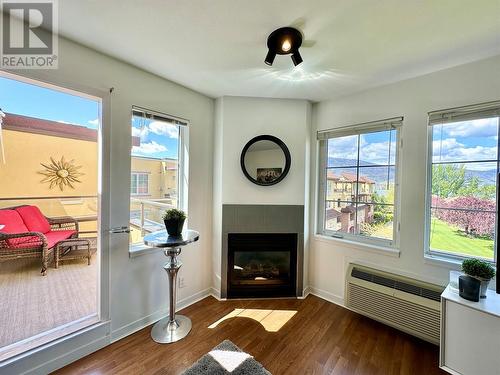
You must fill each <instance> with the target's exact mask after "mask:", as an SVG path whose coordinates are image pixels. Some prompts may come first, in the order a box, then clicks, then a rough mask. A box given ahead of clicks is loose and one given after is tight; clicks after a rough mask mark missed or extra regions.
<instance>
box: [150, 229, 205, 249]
mask: <svg viewBox="0 0 500 375" xmlns="http://www.w3.org/2000/svg"><path fill="white" fill-rule="evenodd" d="M199 238H200V233H199V232H197V231H195V230H192V229H186V230H185V231H183V232H182V233H181V235H180V236H169V235H168V233H167V231H166V230H161V231H158V232H153V233H149V234H146V235H145V236H144V244H145V245H147V246H151V247H180V246H185V245H187V244H189V243H191V242H196V241H198V240H199Z"/></svg>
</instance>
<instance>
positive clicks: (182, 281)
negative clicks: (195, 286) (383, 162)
mask: <svg viewBox="0 0 500 375" xmlns="http://www.w3.org/2000/svg"><path fill="white" fill-rule="evenodd" d="M185 287H186V281H185V280H184V278H183V277H179V289H182V288H185Z"/></svg>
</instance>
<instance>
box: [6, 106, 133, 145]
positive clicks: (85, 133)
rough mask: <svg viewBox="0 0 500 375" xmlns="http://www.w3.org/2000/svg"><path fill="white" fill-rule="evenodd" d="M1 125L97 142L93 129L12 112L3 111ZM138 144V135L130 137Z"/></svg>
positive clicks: (9, 128)
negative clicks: (3, 116) (3, 115)
mask: <svg viewBox="0 0 500 375" xmlns="http://www.w3.org/2000/svg"><path fill="white" fill-rule="evenodd" d="M2 126H3V128H4V129H5V130H12V131H18V132H25V133H33V134H42V135H49V136H53V137H61V138H70V139H78V140H82V141H89V142H97V130H95V129H90V128H87V127H85V126H81V125H76V124H68V123H64V122H59V121H51V120H44V119H41V118H36V117H29V116H23V115H17V114H13V113H5V118H4V119H3V125H2ZM140 144H141V139H140V138H139V137H132V146H140Z"/></svg>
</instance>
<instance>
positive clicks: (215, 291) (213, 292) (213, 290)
mask: <svg viewBox="0 0 500 375" xmlns="http://www.w3.org/2000/svg"><path fill="white" fill-rule="evenodd" d="M210 294H211V295H212V297H214V298H215V299H216V300H217V301H225V300H226V299H225V298H221V296H220V289H217V288H215V287H211V288H210Z"/></svg>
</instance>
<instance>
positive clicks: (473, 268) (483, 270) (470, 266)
mask: <svg viewBox="0 0 500 375" xmlns="http://www.w3.org/2000/svg"><path fill="white" fill-rule="evenodd" d="M462 271H464V272H465V273H466V274H467V275H469V276H475V277H480V278H483V279H487V280H489V279H492V278H493V277H494V276H495V269H494V268H493V266H492V265H491V264H490V263H488V262H485V261H484V260H479V259H474V258H471V259H465V260H464V261H463V262H462Z"/></svg>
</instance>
